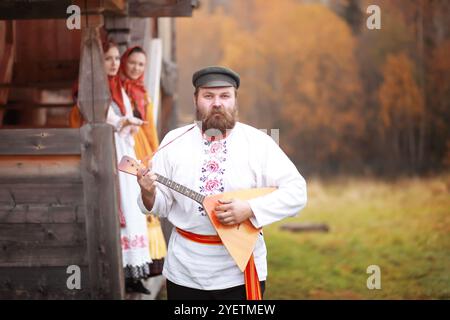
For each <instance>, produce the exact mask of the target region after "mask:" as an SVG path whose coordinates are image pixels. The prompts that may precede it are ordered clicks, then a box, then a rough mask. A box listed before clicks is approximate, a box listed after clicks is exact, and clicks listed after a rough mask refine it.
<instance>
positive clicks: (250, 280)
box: [176, 228, 262, 300]
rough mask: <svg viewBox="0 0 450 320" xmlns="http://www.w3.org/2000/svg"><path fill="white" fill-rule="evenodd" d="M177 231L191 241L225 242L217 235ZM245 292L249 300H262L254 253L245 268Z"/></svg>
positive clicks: (206, 242) (204, 242) (205, 242)
mask: <svg viewBox="0 0 450 320" xmlns="http://www.w3.org/2000/svg"><path fill="white" fill-rule="evenodd" d="M176 229H177V232H178V233H179V234H180V235H181V236H183V237H185V238H186V239H189V240H191V241H194V242H197V243H203V244H223V243H222V240H221V239H220V237H219V236H217V235H202V234H195V233H192V232H189V231H185V230H182V229H180V228H176ZM244 281H245V292H246V295H247V300H262V295H261V287H260V285H259V278H258V273H257V272H256V265H255V259H254V258H253V254H252V255H251V256H250V259H249V260H248V263H247V266H246V267H245V270H244Z"/></svg>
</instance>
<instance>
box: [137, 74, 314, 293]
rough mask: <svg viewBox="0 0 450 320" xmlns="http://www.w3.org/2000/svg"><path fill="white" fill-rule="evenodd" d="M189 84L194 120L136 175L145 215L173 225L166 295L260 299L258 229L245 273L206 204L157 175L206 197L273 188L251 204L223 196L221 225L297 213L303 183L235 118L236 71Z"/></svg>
mask: <svg viewBox="0 0 450 320" xmlns="http://www.w3.org/2000/svg"><path fill="white" fill-rule="evenodd" d="M192 83H193V85H194V87H195V92H194V104H195V106H196V114H197V121H196V123H195V124H190V125H188V126H184V127H181V128H178V129H175V130H172V131H170V132H169V133H168V134H167V135H166V136H165V137H164V139H163V141H162V142H161V147H160V150H159V151H158V152H157V153H156V154H155V156H154V157H153V159H152V162H151V163H149V166H148V168H147V169H141V170H140V171H139V172H138V183H139V185H140V187H141V195H140V196H139V198H138V203H139V206H140V208H141V210H142V212H143V213H146V214H148V213H152V214H156V215H159V216H160V217H166V218H168V219H169V221H170V222H171V223H172V224H173V225H174V229H173V231H172V234H171V237H170V241H169V246H168V255H167V257H166V260H165V263H164V269H163V275H164V276H165V277H166V279H167V298H168V299H177V300H179V299H189V300H191V299H202V300H224V299H238V300H245V299H255V300H257V299H261V298H262V295H263V294H264V290H265V281H266V277H267V258H266V257H267V251H266V246H265V242H264V236H263V233H262V232H260V233H259V234H258V239H257V240H256V244H255V247H254V251H253V255H252V257H251V259H250V260H251V261H249V266H250V262H251V263H252V266H253V269H255V272H254V275H253V276H250V277H249V276H247V273H245V274H244V272H242V271H241V270H240V269H239V268H238V266H237V265H236V262H235V261H234V260H233V258H232V257H231V256H230V253H229V252H228V251H227V249H226V248H225V246H224V245H223V244H222V243H221V239H220V237H219V236H218V234H217V232H216V229H215V228H214V226H213V225H212V223H211V221H210V219H209V217H208V215H207V213H206V212H205V209H204V208H203V206H201V205H199V204H198V203H196V202H195V201H192V199H190V198H189V197H186V196H184V195H182V194H180V193H178V192H175V191H173V190H171V189H169V188H168V187H166V186H164V185H163V184H161V183H159V182H157V181H156V180H157V175H156V174H155V173H157V174H160V175H162V176H164V177H166V178H168V179H171V180H173V181H175V182H177V183H179V184H181V185H183V186H186V187H188V188H191V189H192V190H195V191H196V192H198V193H199V194H202V195H205V196H208V195H214V194H218V193H223V192H227V191H234V190H239V189H249V188H262V187H276V188H277V189H276V190H275V191H274V192H272V193H270V194H267V195H264V196H260V197H257V198H254V199H251V200H248V201H245V200H238V199H223V200H221V201H219V203H218V205H217V206H216V207H215V214H216V217H217V219H218V220H219V221H220V223H222V224H223V225H226V226H234V225H239V224H241V223H242V222H244V221H246V220H247V219H248V220H250V222H251V224H252V225H253V226H254V227H255V228H262V227H264V226H266V225H269V224H271V223H274V222H276V221H279V220H281V219H283V218H286V217H291V216H295V215H297V214H298V212H299V211H300V210H301V209H303V208H304V207H305V205H306V201H307V195H306V182H305V179H304V178H303V177H302V176H301V175H300V173H299V171H298V170H297V168H296V166H295V165H294V164H293V163H292V162H291V161H290V160H289V158H288V157H287V156H286V154H285V153H284V152H283V151H282V150H281V149H280V148H279V146H278V145H277V143H275V141H274V140H273V139H272V138H271V137H270V136H268V135H267V134H265V133H263V132H262V131H260V130H258V129H256V128H253V127H251V126H249V125H246V124H243V123H241V122H238V121H237V114H238V104H237V90H238V88H239V85H240V77H239V75H238V74H237V73H236V72H234V71H232V70H230V69H228V68H224V67H220V66H215V67H207V68H204V69H201V70H199V71H197V72H195V73H194V75H193V77H192ZM246 272H247V268H246ZM255 282H256V285H255ZM252 285H253V288H252Z"/></svg>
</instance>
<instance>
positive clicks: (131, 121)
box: [70, 42, 152, 294]
mask: <svg viewBox="0 0 450 320" xmlns="http://www.w3.org/2000/svg"><path fill="white" fill-rule="evenodd" d="M103 50H104V66H105V70H106V73H107V75H108V82H109V88H110V90H111V91H110V92H111V100H112V101H111V104H110V106H109V108H108V110H107V116H106V123H109V124H110V125H112V126H113V127H114V143H115V149H116V157H117V161H120V159H121V158H122V157H123V156H125V155H127V156H130V157H132V158H136V153H135V151H134V147H135V140H134V136H135V135H136V133H137V132H138V131H139V128H140V126H142V125H143V123H144V121H143V120H141V119H139V118H138V117H135V116H134V114H133V110H134V108H133V107H132V104H131V101H130V99H129V98H128V96H127V94H126V92H125V90H124V88H123V87H122V83H121V81H120V78H119V75H118V71H119V67H120V53H119V49H118V47H117V45H116V44H114V43H113V42H105V43H103ZM76 92H77V86H76V87H75V90H74V97H75V99H76ZM82 124H83V119H82V116H81V114H80V112H79V109H78V107H77V106H75V107H74V108H73V109H72V111H71V114H70V125H71V127H80V126H81V125H82ZM118 180H119V199H120V209H119V210H120V224H121V228H120V238H121V245H122V259H123V268H124V276H125V288H126V290H127V292H140V293H145V294H150V291H149V290H148V289H147V288H145V286H144V285H143V283H142V282H141V280H142V279H146V278H148V277H149V276H150V275H151V273H150V268H151V265H152V259H151V258H150V247H149V238H148V230H147V221H146V217H145V216H144V215H143V214H142V213H141V211H140V209H139V207H138V205H137V202H136V199H137V197H138V196H139V191H140V190H139V186H138V184H137V182H136V178H134V177H133V176H130V175H128V174H125V173H123V172H119V173H118Z"/></svg>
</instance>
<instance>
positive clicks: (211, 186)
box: [205, 179, 219, 191]
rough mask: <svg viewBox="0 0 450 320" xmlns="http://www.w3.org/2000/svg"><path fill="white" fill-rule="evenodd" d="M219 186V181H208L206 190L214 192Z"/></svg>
mask: <svg viewBox="0 0 450 320" xmlns="http://www.w3.org/2000/svg"><path fill="white" fill-rule="evenodd" d="M218 186H219V181H217V180H216V179H214V180H207V181H206V185H205V189H206V191H213V190H215V189H216V188H217V187H218Z"/></svg>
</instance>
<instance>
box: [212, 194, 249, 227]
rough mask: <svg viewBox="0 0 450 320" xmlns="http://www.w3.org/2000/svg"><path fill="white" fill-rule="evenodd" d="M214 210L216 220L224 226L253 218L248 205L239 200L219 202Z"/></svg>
mask: <svg viewBox="0 0 450 320" xmlns="http://www.w3.org/2000/svg"><path fill="white" fill-rule="evenodd" d="M214 210H215V211H216V217H217V219H218V220H219V221H220V223H222V224H223V225H226V226H232V225H235V224H239V223H242V222H244V221H245V220H247V219H248V218H250V217H252V216H253V211H252V208H251V207H250V204H249V203H248V202H247V201H244V200H239V199H223V200H219V205H218V206H216V207H215V208H214Z"/></svg>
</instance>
